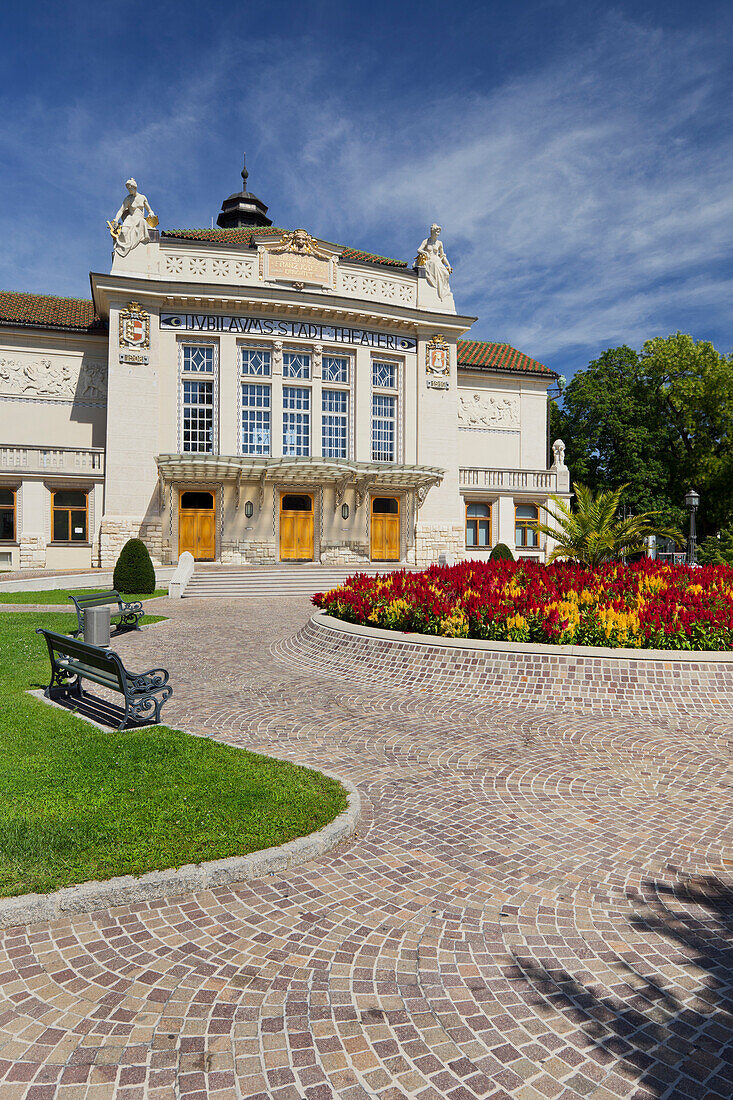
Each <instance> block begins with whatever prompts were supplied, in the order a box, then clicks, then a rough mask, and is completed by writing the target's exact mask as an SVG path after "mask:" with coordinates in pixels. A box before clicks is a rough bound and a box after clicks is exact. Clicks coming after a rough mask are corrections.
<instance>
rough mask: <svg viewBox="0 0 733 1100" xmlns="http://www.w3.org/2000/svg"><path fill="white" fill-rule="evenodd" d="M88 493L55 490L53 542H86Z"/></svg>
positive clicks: (76, 490)
mask: <svg viewBox="0 0 733 1100" xmlns="http://www.w3.org/2000/svg"><path fill="white" fill-rule="evenodd" d="M87 505H88V493H87V492H86V491H85V490H83V489H56V490H55V492H54V493H53V536H52V538H53V541H54V542H87V541H88V539H87V513H88V507H87Z"/></svg>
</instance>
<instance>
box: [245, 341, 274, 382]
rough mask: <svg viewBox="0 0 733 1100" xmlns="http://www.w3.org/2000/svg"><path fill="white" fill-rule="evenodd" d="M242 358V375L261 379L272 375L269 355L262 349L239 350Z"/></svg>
mask: <svg viewBox="0 0 733 1100" xmlns="http://www.w3.org/2000/svg"><path fill="white" fill-rule="evenodd" d="M240 352H241V356H242V374H255V375H258V376H259V377H261V378H266V377H269V375H270V374H271V373H272V367H271V355H270V352H269V351H265V350H264V349H262V348H240Z"/></svg>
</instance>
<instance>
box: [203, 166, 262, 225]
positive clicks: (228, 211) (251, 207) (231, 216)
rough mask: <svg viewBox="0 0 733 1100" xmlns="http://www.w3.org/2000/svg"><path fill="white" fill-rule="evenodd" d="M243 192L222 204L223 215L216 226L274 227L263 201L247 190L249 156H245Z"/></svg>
mask: <svg viewBox="0 0 733 1100" xmlns="http://www.w3.org/2000/svg"><path fill="white" fill-rule="evenodd" d="M241 175H242V190H241V191H238V192H237V193H236V194H234V195H230V196H229V198H228V199H224V202H223V203H222V204H221V213H220V214H219V217H218V218H217V219H216V224H217V225H218V226H221V228H222V229H243V228H245V227H247V226H256V225H272V220H271V219H270V218H268V217H267V207H266V206H265V204H264V202H262V200H261V199H258V198H257V196H256V195H253V194H252V192H251V191H248V190H247V180H248V179H249V172H248V171H247V154H246V153H245V154H244V155H243V165H242V172H241Z"/></svg>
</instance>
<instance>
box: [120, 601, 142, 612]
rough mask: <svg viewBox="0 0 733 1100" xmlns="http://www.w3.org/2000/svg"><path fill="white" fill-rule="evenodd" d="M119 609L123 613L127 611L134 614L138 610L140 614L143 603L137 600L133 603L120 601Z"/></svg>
mask: <svg viewBox="0 0 733 1100" xmlns="http://www.w3.org/2000/svg"><path fill="white" fill-rule="evenodd" d="M120 610H121V611H122V614H123V615H124V614H126V613H128V612H134V613H135V614H137V613H138V612H139V613H140V614H141V615H142V612H143V605H142V604H141V603H140V601H139V600H135V602H134V603H122V602H120Z"/></svg>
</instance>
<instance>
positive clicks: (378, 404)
mask: <svg viewBox="0 0 733 1100" xmlns="http://www.w3.org/2000/svg"><path fill="white" fill-rule="evenodd" d="M396 412H397V399H396V398H395V397H390V396H388V395H387V394H383V393H375V394H372V461H373V462H394V461H395V453H396V439H397V430H396V429H397V415H396Z"/></svg>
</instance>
